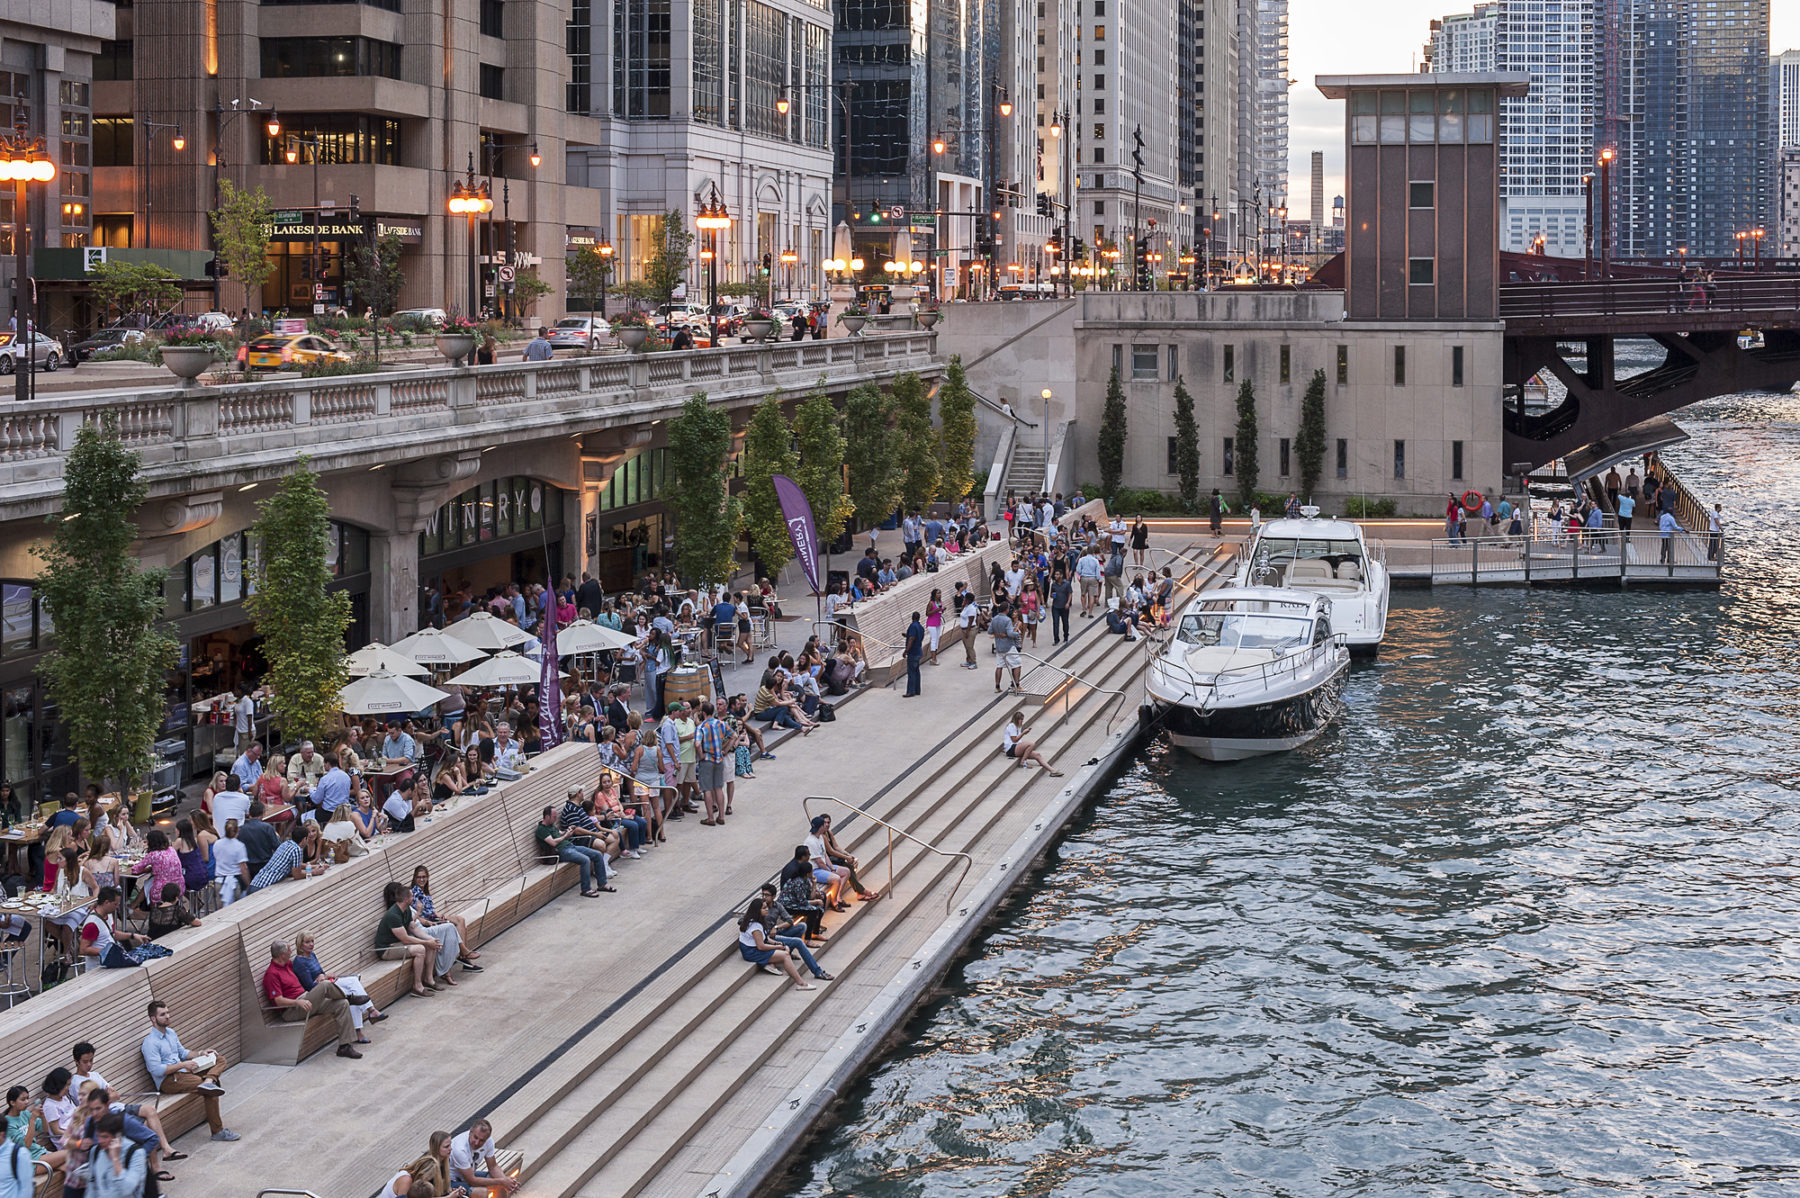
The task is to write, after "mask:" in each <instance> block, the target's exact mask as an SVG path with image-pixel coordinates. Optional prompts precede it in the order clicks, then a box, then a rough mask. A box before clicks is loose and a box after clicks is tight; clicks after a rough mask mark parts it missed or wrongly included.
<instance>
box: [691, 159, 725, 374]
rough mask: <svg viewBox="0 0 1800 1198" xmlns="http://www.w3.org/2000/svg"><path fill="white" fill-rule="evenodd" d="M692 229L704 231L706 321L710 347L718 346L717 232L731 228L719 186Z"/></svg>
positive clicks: (701, 210) (698, 214)
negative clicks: (705, 244) (705, 245)
mask: <svg viewBox="0 0 1800 1198" xmlns="http://www.w3.org/2000/svg"><path fill="white" fill-rule="evenodd" d="M694 227H695V228H697V229H705V230H706V232H707V239H708V242H709V243H710V244H709V248H708V249H707V250H706V251H704V252H703V253H702V254H701V257H702V258H704V259H705V260H706V321H707V326H708V328H709V329H710V333H709V339H710V342H711V344H712V345H714V346H717V345H718V344H719V313H718V306H719V252H718V251H719V230H721V229H729V228H731V213H729V212H727V211H726V210H725V201H724V200H721V199H720V198H719V186H718V184H716V183H715V184H713V185H712V188H711V192H710V194H709V195H708V196H707V198H706V203H704V204H702V205H701V206H700V211H699V212H698V213H697V214H696V215H695V216H694Z"/></svg>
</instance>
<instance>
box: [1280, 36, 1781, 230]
mask: <svg viewBox="0 0 1800 1198" xmlns="http://www.w3.org/2000/svg"><path fill="white" fill-rule="evenodd" d="M1473 8H1474V2H1473V0H1470V2H1469V3H1467V4H1463V5H1461V6H1457V5H1456V4H1455V3H1453V2H1452V3H1446V0H1383V2H1382V3H1381V4H1379V5H1366V4H1347V3H1345V2H1344V0H1289V2H1288V76H1289V78H1291V79H1295V80H1297V82H1296V83H1295V84H1294V86H1293V90H1292V91H1291V92H1290V93H1289V96H1288V123H1289V132H1288V171H1289V176H1288V208H1289V217H1290V219H1302V218H1304V217H1305V216H1306V215H1307V212H1306V206H1307V204H1308V203H1309V197H1310V188H1311V183H1310V181H1309V180H1310V176H1311V171H1312V166H1311V162H1312V152H1313V151H1314V150H1323V151H1325V219H1327V220H1330V219H1331V199H1332V197H1333V196H1336V195H1342V194H1343V191H1344V182H1343V174H1344V105H1343V102H1342V101H1340V100H1327V99H1326V98H1325V97H1324V96H1321V95H1320V94H1319V89H1318V88H1317V87H1315V86H1313V78H1314V77H1315V76H1318V75H1369V74H1380V73H1384V72H1394V71H1416V70H1418V69H1419V60H1420V59H1421V58H1422V57H1423V52H1422V47H1423V46H1424V45H1425V41H1426V38H1427V35H1428V34H1429V33H1430V29H1431V22H1432V20H1433V19H1434V18H1436V17H1441V16H1444V15H1445V14H1447V13H1458V12H1468V11H1470V10H1471V9H1473ZM1771 12H1772V16H1771V18H1770V30H1769V45H1770V52H1771V53H1775V54H1779V53H1781V52H1782V51H1783V50H1789V49H1796V48H1800V3H1796V2H1795V0H1775V2H1774V3H1773V4H1772V5H1771Z"/></svg>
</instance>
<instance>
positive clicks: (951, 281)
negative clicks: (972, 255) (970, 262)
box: [944, 266, 956, 289]
mask: <svg viewBox="0 0 1800 1198" xmlns="http://www.w3.org/2000/svg"><path fill="white" fill-rule="evenodd" d="M944 286H945V288H946V289H948V288H951V287H955V286H956V267H954V266H946V267H944Z"/></svg>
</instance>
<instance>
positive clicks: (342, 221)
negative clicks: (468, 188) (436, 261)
mask: <svg viewBox="0 0 1800 1198" xmlns="http://www.w3.org/2000/svg"><path fill="white" fill-rule="evenodd" d="M273 215H274V218H275V219H274V220H272V221H270V222H269V224H267V225H266V226H264V231H265V235H266V237H267V239H268V240H269V241H309V240H311V239H312V238H313V237H314V236H315V233H316V235H317V236H318V237H320V238H323V239H325V240H339V241H343V240H349V239H352V238H362V237H367V236H368V235H369V222H370V221H371V220H372V221H374V222H375V230H374V231H375V236H376V237H377V238H378V239H379V238H382V237H386V236H388V235H389V234H394V235H395V236H398V237H399V238H400V241H401V244H403V245H420V244H423V243H424V241H425V223H424V222H423V221H419V220H413V219H410V218H407V217H392V216H376V217H359V218H357V219H355V220H352V219H350V218H349V217H335V216H332V215H330V214H329V213H328V212H327V213H321V214H320V219H318V220H314V218H313V213H311V212H308V211H306V210H305V209H303V208H278V209H276V210H275V212H274V214H273Z"/></svg>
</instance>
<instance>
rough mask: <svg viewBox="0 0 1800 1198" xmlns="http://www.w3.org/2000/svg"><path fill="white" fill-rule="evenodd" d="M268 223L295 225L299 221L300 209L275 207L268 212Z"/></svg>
mask: <svg viewBox="0 0 1800 1198" xmlns="http://www.w3.org/2000/svg"><path fill="white" fill-rule="evenodd" d="M269 218H270V223H271V224H276V225H297V224H299V223H300V219H301V218H300V209H298V208H277V209H275V211H273V212H271V213H270V214H269Z"/></svg>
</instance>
